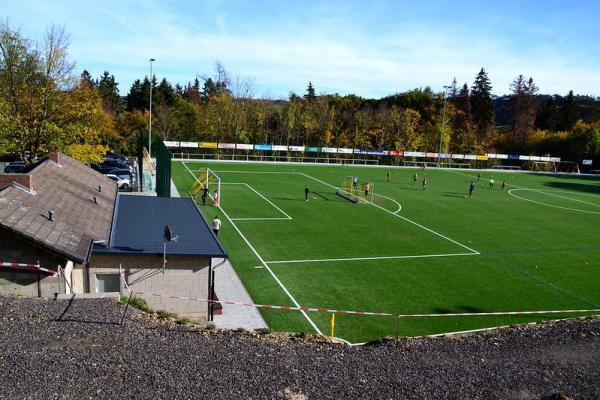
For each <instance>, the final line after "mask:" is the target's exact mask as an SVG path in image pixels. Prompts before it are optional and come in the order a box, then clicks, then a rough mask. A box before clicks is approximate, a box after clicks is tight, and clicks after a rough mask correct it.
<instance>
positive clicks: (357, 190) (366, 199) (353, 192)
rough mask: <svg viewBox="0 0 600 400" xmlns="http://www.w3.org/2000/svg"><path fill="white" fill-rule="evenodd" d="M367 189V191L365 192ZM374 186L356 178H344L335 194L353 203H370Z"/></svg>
mask: <svg viewBox="0 0 600 400" xmlns="http://www.w3.org/2000/svg"><path fill="white" fill-rule="evenodd" d="M367 188H368V190H367ZM374 189H375V184H374V183H373V182H369V181H367V180H366V179H362V178H359V177H358V176H346V177H344V179H343V180H342V184H341V185H340V187H339V188H338V189H337V190H336V194H337V195H338V196H341V197H343V198H345V199H347V200H350V201H352V202H353V203H372V202H373V193H374V191H375V190H374Z"/></svg>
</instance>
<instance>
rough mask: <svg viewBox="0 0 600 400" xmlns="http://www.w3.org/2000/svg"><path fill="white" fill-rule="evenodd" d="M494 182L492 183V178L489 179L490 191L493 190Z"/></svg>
mask: <svg viewBox="0 0 600 400" xmlns="http://www.w3.org/2000/svg"><path fill="white" fill-rule="evenodd" d="M495 182H496V181H494V178H492V179H490V189H493V188H494V183H495Z"/></svg>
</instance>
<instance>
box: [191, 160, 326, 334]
mask: <svg viewBox="0 0 600 400" xmlns="http://www.w3.org/2000/svg"><path fill="white" fill-rule="evenodd" d="M183 165H184V166H185V168H186V169H187V170H188V172H189V173H190V175H192V176H193V177H194V179H195V180H196V182H198V178H197V177H196V176H195V175H194V173H193V172H192V171H190V169H189V168H188V166H187V165H185V163H183ZM218 208H220V209H221V212H222V213H223V215H225V218H227V219H228V220H229V223H230V224H231V226H233V228H234V229H235V230H236V231H237V233H238V234H239V235H240V237H241V238H242V240H244V242H246V244H247V245H248V247H249V248H250V250H252V252H253V253H254V255H255V256H256V257H257V258H258V260H259V261H260V263H261V264H262V265H263V266H264V267H265V268H266V269H267V271H269V273H270V274H271V276H272V277H273V279H275V282H277V284H278V285H279V286H280V287H281V289H283V291H284V293H285V294H286V295H287V296H288V297H289V299H290V300H291V301H292V303H294V305H295V306H296V307H298V308H300V307H301V306H300V303H298V302H297V301H296V299H295V298H294V296H292V294H291V293H290V291H289V290H288V289H287V288H286V287H285V285H284V284H283V282H281V281H280V280H279V278H278V277H277V275H275V273H274V272H273V270H272V269H271V268H270V267H269V266H268V265H267V263H266V262H265V260H263V258H262V257H261V256H260V254H258V251H256V249H255V248H254V246H252V245H251V244H250V241H248V239H246V236H244V234H243V233H242V231H240V229H239V228H238V226H237V225H236V224H235V222H233V221H232V220H231V218H229V215H227V213H226V212H225V210H224V209H223V208H222V207H221V206H220V205H219V206H218ZM300 312H301V313H302V315H303V316H304V318H306V320H307V321H308V322H309V323H310V325H311V326H312V327H313V329H314V330H315V332H317V334H318V335H321V336H323V332H321V330H320V329H319V327H318V326H317V325H315V323H314V322H313V320H312V319H310V317H309V316H308V314H307V313H306V312H305V311H304V310H302V311H300Z"/></svg>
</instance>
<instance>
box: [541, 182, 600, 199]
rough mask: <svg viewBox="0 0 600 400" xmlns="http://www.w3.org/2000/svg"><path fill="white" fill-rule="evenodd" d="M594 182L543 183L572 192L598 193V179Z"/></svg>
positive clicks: (599, 189) (599, 185)
mask: <svg viewBox="0 0 600 400" xmlns="http://www.w3.org/2000/svg"><path fill="white" fill-rule="evenodd" d="M595 183H596V184H593V183H590V184H589V185H588V184H585V183H581V182H566V181H559V182H557V181H552V182H546V183H544V185H545V186H548V187H551V188H554V189H563V190H569V191H572V192H582V193H592V194H597V195H600V179H596V180H595Z"/></svg>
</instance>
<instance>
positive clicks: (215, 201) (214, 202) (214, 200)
mask: <svg viewBox="0 0 600 400" xmlns="http://www.w3.org/2000/svg"><path fill="white" fill-rule="evenodd" d="M213 205H214V206H215V207H219V191H218V190H215V195H214V196H213Z"/></svg>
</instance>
